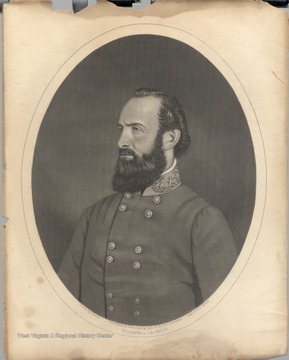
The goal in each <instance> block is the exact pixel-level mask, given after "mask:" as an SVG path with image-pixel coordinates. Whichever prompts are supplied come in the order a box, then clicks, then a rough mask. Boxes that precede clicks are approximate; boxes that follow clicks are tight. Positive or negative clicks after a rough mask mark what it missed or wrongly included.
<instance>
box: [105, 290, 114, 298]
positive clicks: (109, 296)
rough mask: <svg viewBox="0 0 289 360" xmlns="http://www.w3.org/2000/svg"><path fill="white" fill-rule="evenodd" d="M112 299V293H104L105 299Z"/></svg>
mask: <svg viewBox="0 0 289 360" xmlns="http://www.w3.org/2000/svg"><path fill="white" fill-rule="evenodd" d="M112 297H113V294H112V292H110V291H109V292H107V293H106V298H107V299H112Z"/></svg>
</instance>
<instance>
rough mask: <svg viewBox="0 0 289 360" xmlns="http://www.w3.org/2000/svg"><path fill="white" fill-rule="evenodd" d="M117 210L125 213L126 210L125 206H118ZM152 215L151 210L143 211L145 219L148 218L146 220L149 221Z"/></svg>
mask: <svg viewBox="0 0 289 360" xmlns="http://www.w3.org/2000/svg"><path fill="white" fill-rule="evenodd" d="M118 208H119V211H121V212H125V211H126V209H127V206H126V205H125V204H120V205H119V207H118ZM153 214H154V213H153V211H152V210H146V211H145V217H146V218H148V219H150V218H151V217H152V216H153Z"/></svg>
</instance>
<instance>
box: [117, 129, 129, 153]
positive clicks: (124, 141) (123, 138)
mask: <svg viewBox="0 0 289 360" xmlns="http://www.w3.org/2000/svg"><path fill="white" fill-rule="evenodd" d="M117 146H118V147H119V148H120V149H124V148H128V147H130V139H129V136H128V134H127V132H126V131H125V129H123V130H122V132H121V135H120V137H119V140H118V143H117Z"/></svg>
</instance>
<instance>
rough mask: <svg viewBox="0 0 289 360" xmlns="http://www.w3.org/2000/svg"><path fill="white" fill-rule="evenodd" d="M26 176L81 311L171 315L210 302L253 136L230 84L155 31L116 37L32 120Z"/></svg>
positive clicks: (230, 244) (229, 242) (137, 318)
mask: <svg viewBox="0 0 289 360" xmlns="http://www.w3.org/2000/svg"><path fill="white" fill-rule="evenodd" d="M148 53H149V54H150V56H149V57H148V56H147V57H145V56H144V55H145V54H148ZM116 55H119V56H118V57H117V56H116ZM120 55H121V56H120ZM110 72H112V73H110ZM109 73H110V74H109ZM108 74H109V76H108ZM32 175H33V176H32V180H33V181H32V185H33V202H34V209H35V217H36V223H37V226H38V231H39V233H40V237H41V240H42V242H43V246H44V248H45V250H46V253H47V256H48V258H49V259H50V261H51V264H52V266H53V267H54V269H55V271H56V272H57V273H58V275H59V277H60V279H61V280H62V282H63V283H64V285H65V286H66V287H67V289H68V290H69V291H70V292H71V293H72V294H73V295H74V296H75V297H76V298H77V299H78V300H79V301H80V302H81V303H82V304H83V305H85V306H86V307H87V308H88V309H90V310H91V311H93V312H94V313H96V314H98V315H100V316H102V317H104V318H107V319H109V320H112V321H115V322H118V323H122V324H128V325H140V326H146V325H156V324H162V323H165V322H168V321H172V320H175V319H177V318H180V317H182V316H183V315H185V314H187V313H189V312H191V311H193V310H194V309H195V308H196V307H198V306H199V305H200V304H202V303H203V302H204V301H205V300H207V299H208V298H209V297H210V296H211V295H212V294H213V293H214V292H215V291H216V290H217V289H218V287H219V286H220V285H221V284H222V282H223V281H224V280H225V278H226V277H227V275H228V274H229V272H230V270H231V269H232V267H233V266H234V263H235V261H236V259H237V257H238V254H239V252H240V250H241V249H242V246H243V243H244V240H245V237H246V234H247V231H248V228H249V225H250V221H251V216H252V212H253V206H254V196H255V159H254V151H253V145H252V140H251V136H250V132H249V129H248V124H247V122H246V118H245V116H244V113H243V111H242V108H241V106H240V104H239V102H238V100H237V98H236V96H235V94H234V92H233V90H232V89H231V88H230V85H229V84H228V83H227V82H226V80H225V79H224V77H223V76H222V75H221V74H220V73H219V71H218V70H217V69H216V68H215V67H214V66H213V65H212V64H211V63H210V62H209V61H208V60H207V59H206V58H204V57H203V56H202V55H201V54H200V53H198V52H197V51H195V50H194V49H193V48H191V47H189V46H187V45H185V44H184V43H181V42H179V41H176V40H173V39H169V38H166V37H163V36H153V35H138V36H129V37H125V38H121V39H119V40H116V41H113V42H111V43H109V44H107V45H105V46H103V47H102V48H100V49H98V50H96V51H95V52H93V53H92V54H91V55H89V56H88V57H87V58H85V59H84V60H83V61H82V62H81V63H80V64H79V65H78V66H77V67H76V68H75V69H74V70H73V71H72V72H71V74H70V75H69V76H68V77H67V79H66V80H65V81H64V82H63V84H62V85H61V87H60V88H59V90H58V91H57V93H56V94H55V96H54V98H53V100H52V102H51V104H50V106H49V108H48V110H47V113H46V115H45V117H44V120H43V122H42V125H41V128H40V131H39V135H38V139H37V143H36V147H35V154H34V161H33V174H32ZM44 187H45V188H46V193H45V194H43V188H44ZM47 189H48V191H47ZM51 239H53V240H52V241H51Z"/></svg>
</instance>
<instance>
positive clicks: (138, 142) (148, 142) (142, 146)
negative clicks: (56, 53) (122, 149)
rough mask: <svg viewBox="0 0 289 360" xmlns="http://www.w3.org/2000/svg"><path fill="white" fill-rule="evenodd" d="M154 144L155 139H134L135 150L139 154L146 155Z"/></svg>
mask: <svg viewBox="0 0 289 360" xmlns="http://www.w3.org/2000/svg"><path fill="white" fill-rule="evenodd" d="M154 143H155V139H154V138H153V137H148V136H146V137H144V136H143V137H140V138H138V139H135V142H134V145H135V150H136V151H137V152H139V154H147V153H149V152H151V151H152V150H153V147H154Z"/></svg>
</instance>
